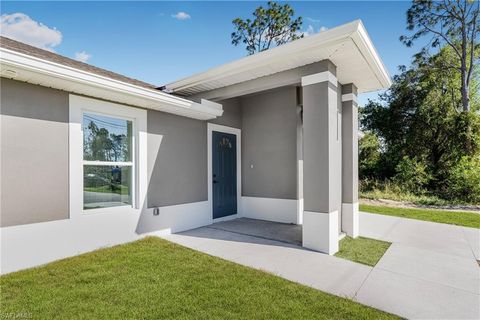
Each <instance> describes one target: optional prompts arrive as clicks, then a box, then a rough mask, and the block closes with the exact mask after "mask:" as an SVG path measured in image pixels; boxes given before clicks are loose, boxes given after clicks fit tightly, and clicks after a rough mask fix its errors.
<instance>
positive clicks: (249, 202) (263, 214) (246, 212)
mask: <svg viewBox="0 0 480 320" xmlns="http://www.w3.org/2000/svg"><path fill="white" fill-rule="evenodd" d="M298 209H299V200H296V199H275V198H260V197H245V196H244V197H242V210H243V211H242V216H243V217H246V218H251V219H259V220H267V221H276V222H283V223H294V224H298V216H297V214H298V212H297V210H298Z"/></svg>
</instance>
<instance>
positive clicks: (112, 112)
mask: <svg viewBox="0 0 480 320" xmlns="http://www.w3.org/2000/svg"><path fill="white" fill-rule="evenodd" d="M84 112H94V113H101V114H104V115H108V116H112V117H120V118H128V119H132V121H133V132H134V134H133V140H134V141H133V146H134V156H133V159H134V161H133V162H134V164H135V166H134V171H133V172H134V174H133V178H132V180H133V181H132V182H133V184H134V187H133V188H132V200H133V201H132V202H133V205H132V206H121V207H111V208H102V209H91V210H83V165H84V161H83V132H82V130H83V129H82V123H83V113H84ZM94 163H95V161H94ZM147 187H148V186H147V111H146V110H142V109H138V108H132V107H127V106H123V105H119V104H115V103H111V102H105V101H100V100H96V99H91V98H85V97H80V96H76V95H70V96H69V191H70V192H69V203H70V218H71V219H78V218H81V217H82V216H85V214H88V215H90V214H97V213H116V212H122V213H131V212H140V211H141V210H142V208H143V207H144V205H145V201H146V196H147Z"/></svg>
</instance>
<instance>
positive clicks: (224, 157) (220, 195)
mask: <svg viewBox="0 0 480 320" xmlns="http://www.w3.org/2000/svg"><path fill="white" fill-rule="evenodd" d="M212 153H213V154H212V187H213V218H214V219H217V218H221V217H225V216H229V215H232V214H236V213H237V137H236V136H235V135H234V134H229V133H223V132H217V131H213V132H212Z"/></svg>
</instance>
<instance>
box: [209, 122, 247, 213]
mask: <svg viewBox="0 0 480 320" xmlns="http://www.w3.org/2000/svg"><path fill="white" fill-rule="evenodd" d="M213 131H218V132H223V133H229V134H234V135H235V136H236V137H237V143H236V144H237V213H236V214H232V215H230V216H226V217H221V218H217V219H213V181H212V180H213V178H212V173H213V169H212V165H213V164H212V158H213V157H212V132H213ZM241 139H242V130H241V129H237V128H233V127H227V126H222V125H219V124H214V123H207V163H208V170H207V174H208V178H207V181H208V207H209V208H210V218H211V223H214V222H220V221H225V220H232V219H237V218H240V217H241V213H242V207H241V200H242V153H241V151H242V140H241Z"/></svg>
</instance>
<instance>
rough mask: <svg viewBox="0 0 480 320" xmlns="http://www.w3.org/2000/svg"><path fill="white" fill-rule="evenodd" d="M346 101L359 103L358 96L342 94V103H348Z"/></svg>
mask: <svg viewBox="0 0 480 320" xmlns="http://www.w3.org/2000/svg"><path fill="white" fill-rule="evenodd" d="M346 101H353V102H355V103H358V98H357V95H356V94H354V93H346V94H342V102H346Z"/></svg>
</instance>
